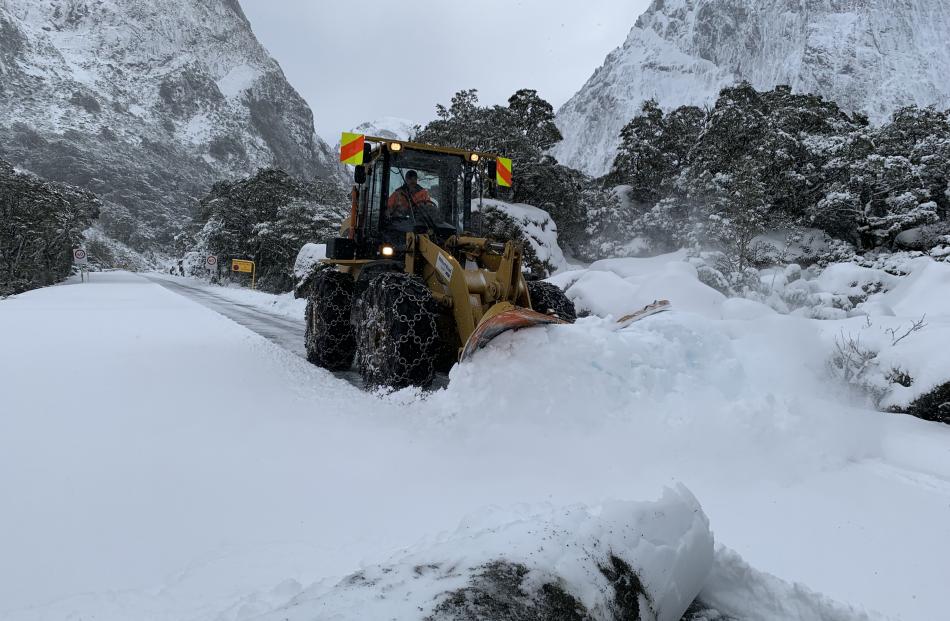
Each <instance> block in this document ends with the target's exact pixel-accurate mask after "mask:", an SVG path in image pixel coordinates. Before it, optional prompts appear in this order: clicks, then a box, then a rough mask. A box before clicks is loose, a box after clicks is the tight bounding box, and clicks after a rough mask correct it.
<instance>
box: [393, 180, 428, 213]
mask: <svg viewBox="0 0 950 621" xmlns="http://www.w3.org/2000/svg"><path fill="white" fill-rule="evenodd" d="M409 196H410V193H409V187H408V186H406V185H403V186H401V187H399V188H397V189H396V191H395V192H393V193H392V194H390V195H389V200H388V201H386V207H387V208H388V209H389V214H390V215H393V213H398V212H404V213H409V209H410V208H411V207H412V205H424V204H425V203H428V202H429V201H431V200H432V198H431V197H430V196H429V191H428V190H427V189H425V188H424V187H422V186H421V185H417V186H416V191H415V192H412V194H411V196H412V200H411V201H410V200H409Z"/></svg>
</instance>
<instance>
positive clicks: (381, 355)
mask: <svg viewBox="0 0 950 621" xmlns="http://www.w3.org/2000/svg"><path fill="white" fill-rule="evenodd" d="M357 305H358V306H357V309H356V312H355V316H356V326H357V328H356V329H357V335H356V366H357V368H358V369H359V372H360V375H361V376H362V377H363V381H364V382H366V384H367V386H385V387H389V388H405V387H406V386H422V387H425V386H428V385H429V384H431V383H432V377H433V375H434V372H435V364H436V359H437V357H438V355H439V351H440V348H441V345H442V343H441V342H440V337H439V327H438V314H439V309H438V305H437V304H436V302H435V299H434V298H433V297H432V293H430V292H429V288H428V287H426V285H425V283H424V282H423V281H422V279H420V278H419V277H417V276H413V275H411V274H405V273H395V272H389V273H384V274H380V275H379V276H376V277H375V278H373V280H372V281H370V283H369V286H368V287H367V288H366V291H364V292H363V294H362V295H361V296H360V299H359V301H358V302H357Z"/></svg>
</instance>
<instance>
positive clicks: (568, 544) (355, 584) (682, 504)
mask: <svg viewBox="0 0 950 621" xmlns="http://www.w3.org/2000/svg"><path fill="white" fill-rule="evenodd" d="M512 514H514V515H512ZM611 557H616V558H618V559H620V560H621V561H623V562H625V563H627V564H628V565H629V566H630V567H631V568H632V569H633V570H634V572H635V573H636V576H637V577H638V578H639V580H640V582H641V584H642V586H643V590H644V592H645V595H644V596H640V606H641V611H640V613H641V616H640V617H639V618H641V619H643V620H644V621H678V620H679V619H680V618H681V617H682V615H683V613H684V612H685V611H686V609H687V608H688V607H689V605H690V604H691V603H692V601H693V599H694V598H695V597H696V595H697V594H698V593H699V590H700V589H701V588H702V585H703V584H704V582H705V580H706V576H707V574H708V573H709V570H710V568H711V567H712V562H713V537H712V533H711V532H710V530H709V523H708V520H707V519H706V516H705V515H704V514H703V511H702V508H701V507H700V505H699V503H698V502H697V501H696V499H695V498H694V497H693V495H692V494H691V493H690V492H689V491H687V490H686V488H685V487H683V486H678V487H677V488H675V489H667V490H666V491H665V492H664V493H663V496H662V498H660V499H659V500H657V501H655V502H608V503H605V504H603V505H601V506H598V507H584V506H575V507H569V508H565V509H552V508H548V509H545V510H543V511H541V512H535V511H531V510H528V509H521V510H515V511H507V512H502V511H498V510H496V511H494V512H493V513H491V514H482V515H476V516H472V518H470V519H469V520H468V521H466V522H464V523H463V524H462V526H461V527H460V528H459V529H458V530H457V531H456V532H455V533H454V534H451V535H448V536H442V537H440V539H439V540H438V541H437V542H435V543H431V544H422V545H419V546H415V547H413V548H411V549H410V550H408V551H405V552H402V553H400V554H398V555H396V556H394V557H393V558H391V559H390V560H389V561H387V562H385V563H383V564H380V565H370V566H366V567H364V568H363V569H361V570H360V571H358V572H357V573H355V574H353V575H352V576H350V577H348V578H345V579H344V580H342V581H340V582H336V583H335V584H326V583H323V584H317V585H315V586H314V587H311V588H310V589H307V590H304V591H303V592H302V593H301V594H300V595H298V596H297V597H296V598H294V599H293V600H291V601H290V602H288V603H287V605H285V606H283V607H281V608H279V609H277V610H275V611H274V612H273V613H271V614H269V615H265V616H264V617H263V618H262V621H270V620H273V621H276V620H278V619H279V620H280V621H308V620H311V619H316V618H321V616H322V615H325V614H327V613H330V614H331V615H332V618H333V619H336V620H338V621H346V620H352V621H363V620H364V619H400V620H404V621H411V620H413V619H419V620H421V619H428V618H431V617H430V615H433V613H435V612H436V611H437V608H438V607H439V605H440V604H444V603H446V602H447V600H450V599H451V598H452V595H453V593H454V592H458V591H459V590H461V589H465V588H466V587H468V586H469V585H470V583H471V581H472V578H473V576H475V575H477V574H478V573H479V571H480V570H483V569H484V568H485V567H486V566H488V565H490V564H491V563H493V562H497V561H502V562H506V563H513V564H517V565H519V566H521V567H523V568H525V569H527V570H528V574H527V575H526V577H525V581H526V582H527V583H528V584H532V585H536V588H539V589H540V587H541V585H543V584H546V583H553V584H555V585H557V586H558V587H560V588H561V589H563V590H564V591H565V592H566V593H567V594H569V595H571V596H573V597H575V598H576V599H577V600H579V602H580V604H582V605H583V606H584V607H585V608H586V609H587V611H589V612H590V613H591V614H592V615H593V616H594V617H595V618H607V617H608V616H609V614H610V611H611V610H613V609H614V607H615V606H616V605H617V604H619V603H621V602H623V597H624V596H625V595H626V596H629V593H628V592H626V591H621V592H619V593H618V592H617V591H616V590H615V586H616V585H615V584H613V583H612V582H611V581H610V579H608V577H607V576H605V574H604V572H603V571H602V568H611V569H612V568H613V565H612V564H611ZM438 618H441V617H438ZM453 618H454V617H453Z"/></svg>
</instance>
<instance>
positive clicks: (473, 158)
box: [468, 153, 478, 164]
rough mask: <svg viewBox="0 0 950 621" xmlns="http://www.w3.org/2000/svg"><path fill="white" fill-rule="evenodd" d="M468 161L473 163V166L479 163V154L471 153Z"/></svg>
mask: <svg viewBox="0 0 950 621" xmlns="http://www.w3.org/2000/svg"><path fill="white" fill-rule="evenodd" d="M468 161H469V162H471V163H473V164H474V163H475V162H477V161H478V153H469V154H468Z"/></svg>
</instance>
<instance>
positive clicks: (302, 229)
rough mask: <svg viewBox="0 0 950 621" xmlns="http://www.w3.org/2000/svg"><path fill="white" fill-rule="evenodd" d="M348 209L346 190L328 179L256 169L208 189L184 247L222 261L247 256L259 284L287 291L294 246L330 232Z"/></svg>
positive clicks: (298, 246) (269, 288) (271, 288)
mask: <svg viewBox="0 0 950 621" xmlns="http://www.w3.org/2000/svg"><path fill="white" fill-rule="evenodd" d="M348 213H349V209H348V203H347V197H346V194H345V192H343V191H342V190H341V189H340V188H339V186H338V185H336V184H335V183H333V182H329V181H315V182H313V183H309V184H304V183H301V182H299V181H297V180H296V179H294V178H293V177H291V176H289V175H288V174H286V173H284V172H282V171H280V170H274V169H266V170H261V171H259V172H258V174H257V175H255V176H254V177H250V178H247V179H242V180H240V181H235V182H221V183H217V184H215V185H214V186H213V187H212V188H211V192H210V193H209V194H208V196H206V197H205V198H204V199H203V200H202V201H201V203H200V213H199V216H198V218H197V226H199V227H200V228H198V229H197V230H195V231H194V232H193V233H192V234H191V235H190V236H189V241H188V244H187V247H188V249H189V250H191V251H194V252H198V253H200V254H214V255H216V256H218V257H219V258H220V259H222V260H223V262H224V264H227V262H228V261H229V260H230V259H232V258H233V259H252V260H254V261H255V262H256V263H257V276H258V282H259V283H260V286H261V288H263V289H267V290H270V291H289V290H290V289H291V288H292V287H293V284H294V283H293V265H294V259H295V258H296V256H297V252H298V251H299V250H300V248H301V247H302V246H303V245H304V244H305V243H307V242H314V241H316V242H320V241H324V240H326V239H328V238H330V237H334V236H336V234H337V233H338V232H339V228H340V222H341V221H342V220H343V218H344V217H345V216H346V214H348Z"/></svg>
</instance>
